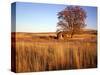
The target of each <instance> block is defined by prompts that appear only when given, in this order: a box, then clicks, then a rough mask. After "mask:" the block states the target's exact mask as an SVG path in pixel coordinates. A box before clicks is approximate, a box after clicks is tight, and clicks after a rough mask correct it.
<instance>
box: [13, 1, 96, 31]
mask: <svg viewBox="0 0 100 75" xmlns="http://www.w3.org/2000/svg"><path fill="white" fill-rule="evenodd" d="M15 4H16V14H15V15H12V16H13V17H14V16H16V19H13V20H16V32H55V31H56V29H57V27H56V26H57V22H58V18H57V13H58V12H60V11H62V10H63V9H64V8H65V7H66V6H67V5H61V4H43V3H27V2H26V3H25V2H17V3H15ZM12 8H13V9H14V8H15V7H12ZM82 8H83V9H84V10H85V11H86V12H87V19H86V24H87V27H86V28H88V29H97V8H96V7H86V6H83V7H82ZM12 11H13V10H12ZM13 13H15V11H13ZM14 18H15V17H14ZM13 31H14V30H13Z"/></svg>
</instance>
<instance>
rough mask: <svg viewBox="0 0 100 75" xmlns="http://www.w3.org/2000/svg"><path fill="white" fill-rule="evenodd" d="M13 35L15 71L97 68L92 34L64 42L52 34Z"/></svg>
mask: <svg viewBox="0 0 100 75" xmlns="http://www.w3.org/2000/svg"><path fill="white" fill-rule="evenodd" d="M15 35H16V36H15V41H12V50H16V51H15V53H16V54H15V55H16V56H15V60H16V64H15V65H16V72H30V71H33V72H34V71H35V72H37V71H50V70H67V69H84V68H96V67H97V35H96V34H77V35H74V36H73V38H68V39H65V40H57V39H56V38H55V37H56V34H55V33H45V34H44V33H16V34H15ZM12 40H14V33H12ZM15 48H16V49H15ZM12 62H14V61H13V60H12Z"/></svg>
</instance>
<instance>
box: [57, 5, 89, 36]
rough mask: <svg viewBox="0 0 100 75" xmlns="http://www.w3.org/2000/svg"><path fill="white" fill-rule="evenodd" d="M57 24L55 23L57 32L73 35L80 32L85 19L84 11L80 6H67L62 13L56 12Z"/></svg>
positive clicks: (84, 24)
mask: <svg viewBox="0 0 100 75" xmlns="http://www.w3.org/2000/svg"><path fill="white" fill-rule="evenodd" d="M57 15H58V19H59V22H58V23H57V27H58V29H57V32H61V31H64V32H70V35H71V37H72V36H73V34H75V33H77V32H78V31H80V30H82V29H83V28H84V27H85V26H86V23H85V19H86V17H87V14H86V11H85V10H84V9H83V8H81V7H80V6H67V7H66V8H65V9H63V10H62V11H60V12H58V14H57Z"/></svg>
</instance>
